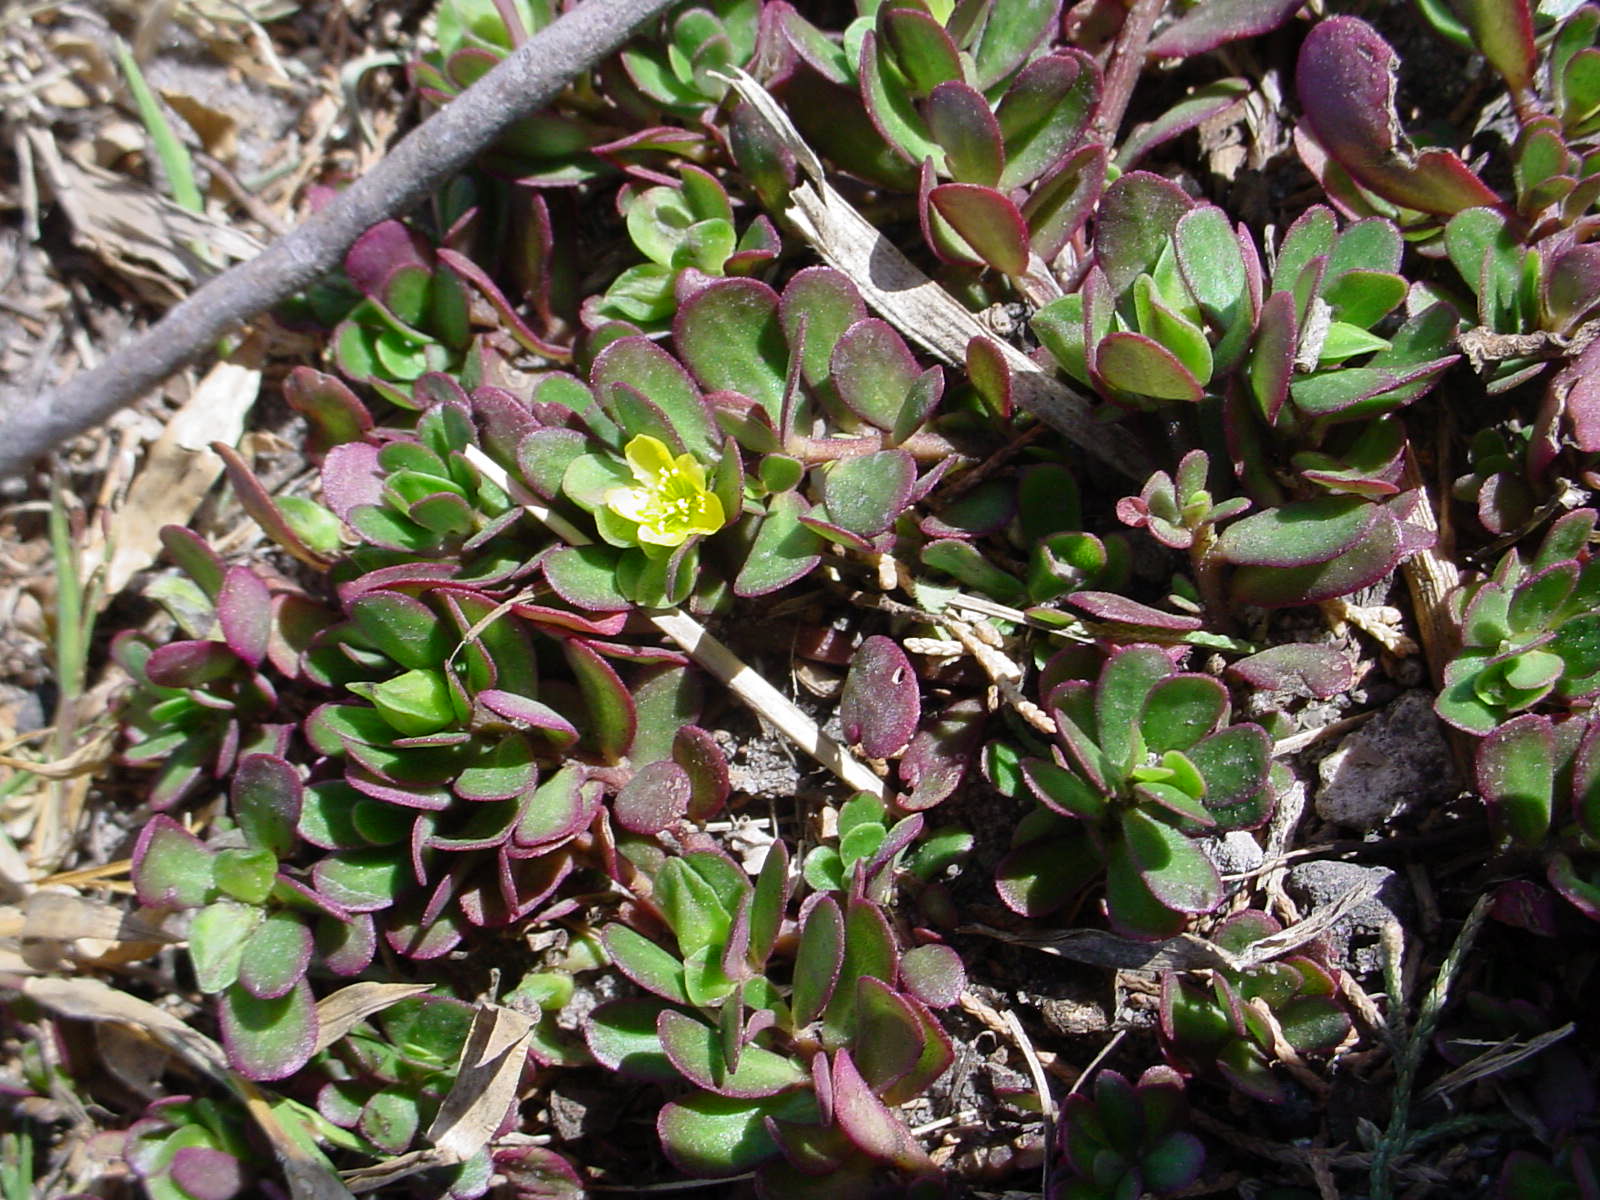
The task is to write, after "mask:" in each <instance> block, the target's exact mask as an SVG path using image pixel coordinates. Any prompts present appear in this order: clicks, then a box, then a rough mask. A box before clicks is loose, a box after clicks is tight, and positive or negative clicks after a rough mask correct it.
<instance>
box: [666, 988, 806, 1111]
mask: <svg viewBox="0 0 1600 1200" xmlns="http://www.w3.org/2000/svg"><path fill="white" fill-rule="evenodd" d="M656 1032H657V1034H658V1035H659V1036H660V1038H661V1048H662V1049H663V1050H664V1051H666V1055H667V1057H668V1058H669V1059H671V1060H672V1065H673V1066H674V1067H676V1068H677V1069H678V1071H679V1073H680V1074H681V1075H683V1077H684V1078H685V1079H687V1080H688V1081H689V1082H690V1083H693V1084H694V1085H696V1086H697V1087H701V1088H704V1089H705V1090H706V1091H708V1092H714V1093H716V1094H717V1095H719V1096H729V1097H733V1098H736V1099H746V1100H755V1099H760V1098H762V1097H765V1096H772V1095H776V1094H777V1093H778V1092H781V1091H785V1090H787V1089H789V1088H793V1087H798V1086H799V1085H800V1084H802V1083H805V1082H807V1081H808V1079H809V1076H808V1075H807V1073H806V1071H805V1070H804V1068H802V1067H800V1066H799V1065H798V1064H796V1063H794V1062H793V1061H791V1060H790V1059H787V1058H782V1057H780V1056H779V1055H776V1054H774V1053H772V1051H770V1050H763V1049H762V1048H761V1047H760V1046H745V1047H743V1049H742V1050H741V1051H740V1053H739V1067H738V1069H737V1070H735V1071H729V1070H728V1069H727V1063H726V1062H725V1061H724V1060H723V1054H722V1046H721V1042H720V1039H719V1037H718V1034H717V1031H716V1029H714V1028H713V1027H712V1026H710V1025H707V1024H706V1023H705V1022H704V1021H699V1020H696V1019H695V1018H694V1017H691V1016H688V1015H686V1014H684V1013H681V1012H678V1011H676V1010H674V1009H670V1008H669V1009H666V1010H664V1011H663V1012H662V1013H661V1015H660V1016H659V1017H657V1018H656Z"/></svg>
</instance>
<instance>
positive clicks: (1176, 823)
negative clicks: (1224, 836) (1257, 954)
mask: <svg viewBox="0 0 1600 1200" xmlns="http://www.w3.org/2000/svg"><path fill="white" fill-rule="evenodd" d="M1045 707H1046V709H1047V710H1048V711H1049V713H1050V715H1051V718H1052V719H1053V720H1054V722H1055V726H1056V731H1057V738H1058V740H1057V742H1056V743H1055V744H1054V745H1052V746H1051V747H1050V756H1049V757H1048V758H1045V757H1029V758H1023V759H1021V760H1020V761H1015V760H1014V761H1013V763H1011V764H1008V765H1007V767H1006V768H1005V770H1006V773H1008V774H1009V773H1010V772H1011V771H1014V772H1015V774H1016V776H1018V777H1020V780H1021V781H1022V782H1023V783H1024V784H1025V785H1026V787H1027V790H1028V791H1029V792H1031V793H1032V795H1033V796H1034V798H1035V799H1036V800H1037V801H1038V802H1039V807H1038V808H1037V809H1036V810H1035V811H1034V812H1033V813H1031V814H1030V815H1029V816H1027V817H1025V818H1024V819H1023V820H1022V821H1021V822H1019V823H1018V825H1017V828H1016V831H1015V833H1014V834H1013V835H1012V845H1013V849H1012V851H1011V853H1010V854H1009V855H1008V856H1007V857H1006V858H1005V859H1004V860H1003V861H1002V862H1001V864H1000V866H999V868H998V876H997V885H998V887H999V889H1000V895H1001V898H1002V899H1004V900H1005V902H1006V904H1007V905H1009V906H1010V907H1011V908H1012V909H1013V910H1015V911H1016V912H1018V913H1021V914H1023V915H1025V916H1042V915H1044V914H1046V913H1049V912H1052V911H1054V910H1056V909H1059V908H1060V907H1062V906H1063V905H1065V904H1066V903H1068V902H1069V901H1071V900H1073V899H1074V898H1075V897H1076V896H1077V895H1078V894H1079V893H1080V892H1081V891H1082V890H1083V889H1084V888H1086V887H1087V886H1088V885H1089V884H1090V883H1092V882H1093V881H1095V880H1096V879H1098V878H1100V877H1101V876H1102V875H1104V878H1105V883H1106V915H1107V918H1108V919H1109V920H1110V922H1111V924H1112V927H1113V928H1115V929H1119V930H1124V931H1127V932H1129V933H1131V934H1133V935H1134V936H1137V937H1147V938H1159V937H1167V936H1171V935H1172V934H1175V933H1177V932H1178V931H1180V930H1181V929H1182V928H1183V927H1184V926H1185V925H1186V924H1187V923H1188V920H1189V917H1190V916H1191V915H1193V914H1200V913H1208V912H1211V911H1212V910H1213V909H1215V908H1216V907H1217V905H1219V904H1220V903H1221V902H1222V896H1223V892H1222V881H1221V878H1220V877H1219V875H1218V874H1217V869H1216V867H1215V866H1214V865H1213V864H1212V861H1211V859H1210V858H1209V857H1208V856H1207V855H1206V853H1205V851H1204V849H1203V848H1202V847H1201V845H1200V843H1199V841H1198V840H1196V839H1197V838H1198V837H1201V836H1205V835H1208V834H1213V833H1221V832H1226V831H1228V830H1233V829H1249V828H1254V827H1255V826H1258V825H1260V824H1261V823H1262V822H1264V821H1265V820H1266V819H1267V818H1268V817H1269V816H1270V815H1271V813H1272V807H1273V803H1274V790H1273V785H1272V783H1271V780H1270V778H1269V775H1270V769H1269V768H1270V757H1271V742H1270V741H1269V739H1268V737H1267V734H1266V731H1265V730H1263V729H1262V728H1261V727H1260V726H1259V725H1253V724H1248V723H1240V724H1231V725H1230V724H1228V723H1227V721H1228V713H1229V707H1230V706H1229V700H1228V693H1227V689H1226V688H1224V687H1223V686H1222V684H1221V683H1219V682H1218V681H1217V680H1215V679H1213V678H1212V677H1210V676H1208V675H1201V674H1197V673H1193V672H1180V671H1179V670H1178V669H1177V668H1176V667H1175V666H1174V665H1173V660H1172V658H1171V657H1170V656H1169V654H1168V653H1167V652H1166V651H1164V650H1162V649H1161V648H1159V647H1156V646H1130V647H1127V648H1124V649H1121V650H1118V651H1116V652H1115V653H1113V654H1112V655H1111V657H1110V658H1108V659H1106V660H1105V664H1104V666H1103V667H1101V669H1100V671H1099V675H1098V678H1097V679H1095V680H1093V681H1090V680H1087V679H1082V678H1070V677H1069V678H1065V679H1060V680H1058V681H1053V682H1052V685H1051V686H1050V688H1049V690H1048V692H1047V693H1046V695H1045ZM997 759H998V756H994V757H992V759H991V761H992V762H996V761H997ZM997 773H998V772H997Z"/></svg>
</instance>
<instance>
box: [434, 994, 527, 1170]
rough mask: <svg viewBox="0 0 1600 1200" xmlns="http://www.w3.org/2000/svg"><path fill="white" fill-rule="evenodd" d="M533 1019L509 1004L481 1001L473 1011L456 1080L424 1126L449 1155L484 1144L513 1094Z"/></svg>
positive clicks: (457, 1158)
mask: <svg viewBox="0 0 1600 1200" xmlns="http://www.w3.org/2000/svg"><path fill="white" fill-rule="evenodd" d="M532 1036H533V1021H532V1020H531V1019H529V1018H528V1017H527V1016H525V1015H523V1014H522V1013H519V1012H516V1011H515V1010H513V1009H509V1008H503V1007H501V1006H500V1005H498V1004H485V1005H483V1006H482V1007H480V1008H479V1009H478V1011H477V1012H476V1013H474V1014H473V1017H472V1029H471V1031H470V1032H469V1033H468V1034H467V1044H466V1045H465V1046H464V1047H463V1048H462V1050H461V1062H460V1063H459V1064H458V1065H457V1069H456V1078H455V1082H454V1083H452V1084H451V1085H450V1093H449V1095H447V1096H445V1098H444V1103H443V1104H441V1105H440V1106H439V1114H438V1116H436V1117H434V1119H433V1124H432V1125H431V1126H429V1128H428V1135H427V1136H428V1140H429V1141H431V1142H432V1143H433V1144H434V1145H435V1146H436V1147H438V1149H440V1150H442V1151H443V1152H444V1153H445V1154H446V1155H449V1156H451V1161H454V1162H461V1161H464V1160H466V1159H468V1158H470V1157H471V1156H472V1155H474V1154H476V1153H477V1152H478V1150H479V1149H480V1148H481V1147H483V1146H484V1145H485V1144H486V1143H487V1142H488V1141H489V1139H490V1138H491V1137H493V1136H494V1132H495V1130H496V1129H498V1128H499V1127H500V1122H501V1121H503V1120H505V1116H506V1110H507V1109H509V1108H510V1107H511V1104H512V1102H513V1101H514V1100H515V1099H516V1095H517V1085H518V1084H519V1083H520V1082H521V1080H522V1068H523V1065H524V1064H525V1062H526V1060H527V1047H528V1039H529V1038H531V1037H532Z"/></svg>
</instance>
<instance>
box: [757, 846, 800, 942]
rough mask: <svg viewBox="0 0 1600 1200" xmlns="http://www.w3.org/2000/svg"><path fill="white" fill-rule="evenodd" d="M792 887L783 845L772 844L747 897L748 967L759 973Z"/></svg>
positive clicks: (787, 858) (786, 855) (781, 919)
mask: <svg viewBox="0 0 1600 1200" xmlns="http://www.w3.org/2000/svg"><path fill="white" fill-rule="evenodd" d="M792 886H793V884H792V883H791V881H790V879H789V851H788V849H787V848H786V847H785V846H784V844H783V842H782V841H781V840H780V841H776V842H774V843H773V844H772V846H771V847H770V848H769V849H768V850H767V857H766V859H765V860H764V861H763V862H762V864H761V872H760V874H759V875H757V876H756V884H755V889H754V891H753V892H752V894H751V897H750V916H749V922H748V924H749V929H750V941H749V946H748V947H747V950H746V955H747V959H748V961H749V964H750V966H751V967H753V968H755V969H756V970H757V971H759V970H761V969H762V968H763V967H764V966H765V965H766V962H767V958H768V956H770V955H771V953H772V947H773V946H774V944H776V942H777V940H778V932H779V930H780V929H781V928H782V925H783V914H784V911H785V909H786V908H787V907H788V903H789V892H790V889H791V888H792Z"/></svg>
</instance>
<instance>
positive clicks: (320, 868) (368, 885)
mask: <svg viewBox="0 0 1600 1200" xmlns="http://www.w3.org/2000/svg"><path fill="white" fill-rule="evenodd" d="M403 853H404V852H403V851H402V852H401V854H396V853H395V852H394V851H392V850H388V849H381V850H378V849H375V850H351V851H348V852H344V853H340V854H330V855H327V856H326V857H324V858H322V859H319V860H318V861H317V864H316V866H314V867H313V868H312V869H311V878H312V881H313V882H314V883H315V885H316V889H317V891H318V893H319V894H321V895H323V896H326V897H327V898H328V899H330V900H332V901H333V902H334V903H335V904H339V905H341V906H343V907H344V908H347V909H349V910H350V911H351V912H357V913H362V912H378V911H379V910H381V909H386V908H389V907H391V906H392V905H393V904H394V902H395V898H396V897H397V896H398V895H399V894H400V893H401V891H402V890H404V888H405V887H406V885H407V884H408V883H409V882H410V880H411V872H410V864H409V863H407V862H406V861H405V859H404V858H403V857H402V854H403Z"/></svg>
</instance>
